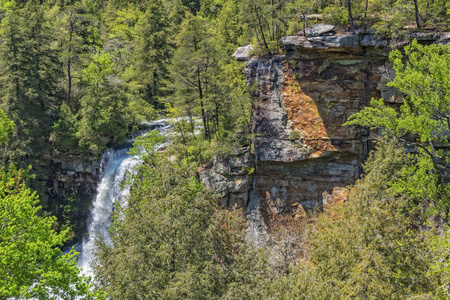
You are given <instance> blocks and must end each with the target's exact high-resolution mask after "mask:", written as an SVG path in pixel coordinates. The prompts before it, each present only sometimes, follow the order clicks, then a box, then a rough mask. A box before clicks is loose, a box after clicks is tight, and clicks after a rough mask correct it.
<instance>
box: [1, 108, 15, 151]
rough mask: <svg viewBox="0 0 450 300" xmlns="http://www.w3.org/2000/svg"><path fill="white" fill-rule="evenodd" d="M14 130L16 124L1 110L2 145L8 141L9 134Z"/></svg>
mask: <svg viewBox="0 0 450 300" xmlns="http://www.w3.org/2000/svg"><path fill="white" fill-rule="evenodd" d="M13 128H14V122H13V121H11V120H9V119H8V117H7V116H6V115H5V113H4V112H3V110H2V109H1V108H0V145H1V144H2V143H4V142H5V141H6V140H7V138H8V134H10V133H11V131H12V130H13Z"/></svg>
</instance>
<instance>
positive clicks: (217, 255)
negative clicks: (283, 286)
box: [96, 134, 264, 299]
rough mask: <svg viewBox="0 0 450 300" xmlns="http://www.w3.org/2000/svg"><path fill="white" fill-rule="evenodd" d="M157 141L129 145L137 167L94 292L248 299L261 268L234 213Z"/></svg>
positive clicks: (104, 243) (128, 296) (104, 247)
mask: <svg viewBox="0 0 450 300" xmlns="http://www.w3.org/2000/svg"><path fill="white" fill-rule="evenodd" d="M161 141H162V138H161V137H159V136H158V134H150V135H149V136H147V137H145V138H143V139H140V140H139V141H138V143H137V144H136V146H140V147H142V148H143V149H145V151H143V152H142V153H144V154H143V157H142V159H143V165H142V166H140V167H139V172H138V173H139V175H136V176H134V188H133V189H132V191H131V196H130V198H129V204H128V208H126V209H125V210H122V211H120V210H119V211H118V212H117V214H116V218H115V220H114V222H113V226H112V231H111V233H112V236H111V239H112V241H111V242H107V241H102V242H101V244H100V246H101V247H100V250H99V264H98V266H97V267H96V278H97V279H98V280H99V284H100V287H102V288H104V289H105V290H106V291H107V292H108V295H110V296H111V297H112V298H114V299H180V298H181V299H221V298H222V297H232V298H233V297H234V296H235V295H239V297H240V298H247V299H248V298H249V297H250V295H252V293H256V291H254V287H255V286H256V285H257V284H258V277H259V276H261V274H260V272H261V271H263V269H264V266H263V265H262V262H263V260H262V259H261V258H260V255H258V251H257V250H256V251H250V249H249V247H248V246H247V245H246V243H245V241H244V224H245V222H244V219H243V217H242V212H241V211H235V212H228V211H226V210H224V209H221V208H220V207H219V206H218V203H219V199H218V198H217V197H216V196H215V195H214V194H213V192H211V191H208V190H207V189H205V188H204V187H203V186H202V184H201V183H199V182H198V179H196V178H195V176H194V175H195V172H194V171H195V164H192V163H188V162H187V160H185V159H182V157H177V158H175V159H174V158H169V155H167V154H161V153H155V152H154V149H155V145H156V143H158V142H161ZM245 295H246V296H245Z"/></svg>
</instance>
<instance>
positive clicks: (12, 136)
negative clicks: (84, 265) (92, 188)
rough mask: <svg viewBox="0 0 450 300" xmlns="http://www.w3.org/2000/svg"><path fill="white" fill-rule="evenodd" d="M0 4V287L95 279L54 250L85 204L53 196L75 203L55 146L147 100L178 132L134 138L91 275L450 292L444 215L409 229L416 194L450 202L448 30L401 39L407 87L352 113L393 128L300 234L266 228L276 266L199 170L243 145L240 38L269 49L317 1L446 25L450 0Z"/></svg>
mask: <svg viewBox="0 0 450 300" xmlns="http://www.w3.org/2000/svg"><path fill="white" fill-rule="evenodd" d="M0 5H1V7H0V153H1V160H0V166H1V168H2V169H0V243H1V247H0V257H1V259H0V293H1V295H0V299H3V298H6V297H31V296H35V297H38V298H42V299H46V298H48V297H50V296H49V292H51V293H52V294H61V295H62V297H63V298H64V299H71V298H74V297H75V296H77V295H82V296H83V295H84V296H85V297H86V298H89V297H95V295H93V294H89V285H88V284H87V282H86V279H85V278H83V277H80V278H78V277H77V275H78V269H77V268H76V266H75V265H74V257H75V256H74V253H73V252H71V253H69V254H65V255H63V254H62V253H61V251H60V250H59V247H60V246H61V243H63V242H65V241H66V240H67V235H68V229H63V228H66V227H65V226H66V225H62V223H63V222H64V221H65V220H63V219H62V216H63V215H65V216H67V217H68V218H69V221H73V219H72V217H73V216H71V215H70V213H69V211H77V212H79V211H80V209H79V207H78V208H77V209H71V207H69V208H68V209H67V210H66V209H65V208H66V207H67V205H63V204H64V203H66V204H67V202H68V201H70V203H71V205H75V206H76V205H80V207H81V204H79V203H78V202H77V201H76V200H75V201H72V200H73V198H72V196H69V194H68V193H66V192H65V191H62V192H61V191H60V190H59V191H58V190H57V189H56V188H54V182H55V181H57V180H56V178H55V174H56V172H55V170H56V168H57V164H59V162H60V161H61V160H63V158H65V156H67V155H77V156H80V157H83V156H95V157H98V156H99V155H101V153H102V152H103V151H104V150H105V149H106V147H107V146H108V145H111V144H112V143H119V142H121V141H124V140H125V139H126V137H127V135H128V134H129V133H130V132H131V131H133V130H135V129H136V128H137V125H138V123H139V122H140V121H142V120H147V119H149V118H152V117H155V116H156V115H157V114H165V115H167V116H171V117H176V119H175V120H174V121H173V122H174V128H175V129H174V131H175V134H174V136H173V137H172V139H171V140H170V141H169V144H168V146H167V149H166V153H165V154H162V153H158V154H155V153H154V147H155V142H156V141H159V142H161V137H157V136H155V135H154V134H152V135H150V136H149V137H148V139H145V138H143V139H139V140H138V143H137V144H139V145H140V146H142V147H144V148H146V150H147V151H144V153H146V155H145V156H144V157H143V158H142V159H143V162H144V163H143V165H142V166H141V167H140V169H139V175H136V176H134V178H133V179H134V185H133V188H132V191H131V197H130V205H129V207H128V208H127V209H125V208H120V209H119V208H118V209H117V215H116V219H115V220H114V222H113V224H114V226H113V227H112V229H111V231H112V233H113V235H112V244H108V243H107V242H105V241H103V242H102V241H100V242H99V243H100V245H101V247H100V252H99V264H98V266H97V271H96V272H97V275H98V278H99V287H100V288H102V289H105V290H106V291H108V292H109V297H111V298H112V299H130V298H139V297H141V298H160V299H171V298H186V299H197V298H198V299H200V298H203V299H204V298H207V299H211V298H212V299H214V298H227V299H232V298H233V299H234V298H242V299H252V298H253V299H255V298H260V299H264V298H280V299H283V298H286V299H292V298H299V299H301V298H302V297H303V298H305V299H332V298H336V299H340V298H345V297H354V298H383V299H389V298H404V297H406V296H407V295H423V294H426V293H429V294H433V295H436V296H437V297H443V298H445V297H448V295H447V292H446V289H447V286H448V282H449V278H450V276H449V275H448V274H449V270H448V265H447V261H448V258H447V253H448V249H449V248H450V246H449V241H448V233H446V230H443V232H444V234H443V237H434V238H432V239H431V242H429V240H428V237H427V236H426V234H422V233H421V232H420V231H419V230H418V226H419V225H421V224H422V223H423V221H422V220H421V219H420V212H421V209H422V205H424V206H425V204H426V206H427V207H429V210H428V212H433V213H435V214H437V215H439V216H440V217H443V218H444V219H446V220H448V218H449V211H450V202H449V201H450V199H449V193H448V192H449V191H448V181H449V180H450V179H449V174H448V168H447V163H448V153H447V151H446V150H445V149H447V148H448V146H449V145H448V132H449V131H450V127H449V126H450V125H449V119H450V111H449V103H448V102H449V98H450V90H449V86H450V83H449V76H448V74H447V73H446V72H447V71H448V66H449V65H450V61H449V57H450V53H449V48H448V47H442V46H430V47H424V46H420V45H418V44H417V43H413V44H412V45H411V46H410V47H406V48H405V56H402V55H401V54H400V52H398V51H396V52H394V53H393V54H392V60H393V63H394V69H395V71H396V73H397V77H396V78H395V80H394V81H393V83H392V86H395V87H397V88H399V89H400V90H401V92H403V93H404V94H405V95H406V98H405V101H404V104H403V105H402V106H401V108H400V109H399V110H395V109H394V108H392V107H390V106H387V105H385V104H384V102H383V101H382V100H374V101H373V102H372V107H370V108H366V109H365V110H363V111H362V112H360V113H358V114H356V115H355V116H353V117H352V118H351V119H350V122H349V124H357V125H361V126H367V127H369V128H371V129H373V130H380V132H381V133H383V135H384V136H386V135H387V136H389V137H390V138H393V139H394V140H395V141H396V142H397V143H400V145H397V146H393V145H392V144H387V145H385V144H384V140H380V142H379V150H378V152H376V153H375V154H373V157H372V158H371V159H370V160H369V162H368V163H367V164H366V167H365V171H366V175H365V178H364V179H362V180H361V181H359V182H358V183H357V185H356V186H355V187H354V188H353V189H352V192H351V196H350V199H349V201H348V203H345V204H343V205H338V206H336V207H334V208H332V209H331V210H330V211H328V212H326V213H325V214H323V215H321V216H320V217H319V218H318V220H317V223H316V224H315V225H314V226H309V225H308V226H306V225H305V228H302V229H301V230H299V228H292V232H291V234H295V233H297V232H302V238H304V239H307V241H306V240H302V242H301V243H297V242H287V241H286V240H283V237H281V236H279V237H275V238H274V241H276V242H275V244H277V245H276V246H273V245H272V246H271V247H272V253H273V251H275V252H276V251H282V252H283V254H282V255H281V256H282V257H283V258H284V261H283V266H279V265H278V266H273V265H271V262H270V261H266V259H265V257H266V256H265V254H264V253H261V252H264V251H262V250H261V252H260V251H254V250H250V249H249V246H248V245H247V244H246V243H245V241H244V238H243V236H244V233H243V228H244V226H245V220H244V218H243V216H242V212H240V211H227V210H224V209H223V208H221V207H220V206H219V204H218V202H219V201H218V199H217V198H216V196H215V195H214V194H213V192H211V191H208V190H206V189H205V188H204V187H203V186H202V185H201V184H200V183H199V182H198V179H197V178H196V176H195V172H196V167H197V166H198V163H199V162H200V163H203V162H207V161H209V160H210V159H211V157H212V155H213V154H214V153H221V152H227V153H229V152H232V151H233V150H235V149H236V148H239V147H242V146H246V147H249V148H251V147H250V146H251V139H250V134H249V132H250V116H251V106H252V101H251V97H250V96H249V93H248V91H247V89H248V88H249V87H247V86H246V84H245V78H244V75H243V72H242V68H243V65H242V64H240V63H238V62H236V61H234V60H232V59H231V57H230V56H231V53H232V52H233V51H234V50H235V49H236V47H237V46H243V45H247V44H250V43H251V44H253V45H254V46H255V47H254V49H255V50H254V51H255V53H256V54H257V55H271V54H277V53H279V51H280V49H279V44H278V43H279V39H280V37H281V36H283V35H286V34H294V33H296V32H297V31H298V30H300V29H305V27H306V26H308V25H309V24H307V20H308V19H307V15H308V14H311V13H321V14H322V16H323V19H324V21H325V22H331V23H333V24H335V25H338V26H341V27H343V28H344V29H352V30H353V29H356V28H358V27H367V28H370V27H372V28H375V29H376V30H377V32H378V33H379V34H382V35H385V36H387V37H389V38H394V37H397V36H398V35H401V34H402V33H404V32H405V31H404V30H405V28H406V26H410V27H411V26H412V27H414V26H415V27H417V28H420V27H425V28H434V29H439V30H440V29H445V28H447V29H448V26H449V20H450V18H449V16H450V15H449V12H450V6H449V5H450V2H449V1H447V0H417V1H416V0H413V1H411V0H393V1H385V0H366V1H361V0H351V1H350V0H344V1H337V0H336V1H311V0H295V1H294V0H285V1H281V0H271V1H268V0H251V1H241V0H226V1H225V0H224V1H209V0H195V1H189V0H129V1H117V0H110V1H107V0H104V1H90V0H70V1H26V0H23V1H10V0H5V1H2V2H1V4H0ZM414 24H415V25H414ZM305 33H306V32H305ZM405 61H406V62H407V63H406V65H405V64H404V63H405ZM10 120H11V121H10ZM7 137H9V139H7ZM152 138H153V139H154V140H152ZM400 146H403V147H406V148H407V149H408V151H409V154H405V153H404V151H402V149H403V148H401V147H400ZM136 153H137V152H136ZM10 163H15V164H16V165H18V166H19V167H21V168H26V167H28V165H30V164H32V165H33V168H32V169H31V171H30V173H33V175H30V176H28V177H27V176H25V175H24V174H25V173H26V172H23V171H20V170H17V169H15V168H13V167H10V169H7V167H8V166H9V165H10ZM25 177H26V178H25ZM25 182H26V183H27V184H28V186H29V187H30V186H31V187H33V189H35V190H36V191H37V193H38V194H39V195H40V197H38V196H37V195H36V194H35V193H33V192H31V190H30V189H28V188H27V187H26V186H25ZM39 203H40V204H41V206H42V207H43V208H44V209H41V207H40V206H39ZM44 210H45V211H44ZM51 214H55V215H57V216H58V217H59V220H58V221H59V222H56V219H55V217H48V215H51ZM288 218H290V216H288V217H287V219H288ZM312 222H313V221H311V222H309V223H312ZM287 223H289V224H297V223H296V222H295V220H294V221H292V222H287ZM306 223H307V222H306ZM298 224H304V223H298ZM293 226H294V225H293ZM302 226H303V225H302ZM77 228H80V227H77ZM344 229H345V230H344ZM441 229H442V228H441ZM55 230H56V231H55ZM78 230H80V229H78ZM280 232H282V231H273V232H272V234H278V233H280ZM79 233H80V232H77V234H79ZM286 236H287V237H286V238H287V239H296V238H297V237H292V235H288V234H286ZM283 247H284V248H283ZM295 247H297V248H296V249H292V248H295ZM280 249H281V250H280ZM292 253H294V254H292ZM299 253H300V254H299ZM290 260H295V262H294V261H290ZM430 266H431V267H430ZM436 290H438V291H437V292H436ZM100 297H101V296H100Z"/></svg>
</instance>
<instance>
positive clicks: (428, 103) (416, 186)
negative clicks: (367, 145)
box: [346, 41, 450, 217]
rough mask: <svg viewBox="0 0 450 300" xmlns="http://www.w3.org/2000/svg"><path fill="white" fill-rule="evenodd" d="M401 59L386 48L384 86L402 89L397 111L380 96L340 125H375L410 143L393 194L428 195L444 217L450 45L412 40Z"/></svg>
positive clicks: (418, 198) (423, 197)
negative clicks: (388, 78) (389, 74)
mask: <svg viewBox="0 0 450 300" xmlns="http://www.w3.org/2000/svg"><path fill="white" fill-rule="evenodd" d="M405 56H406V59H407V60H406V64H404V62H403V56H402V54H401V53H400V51H398V50H397V51H394V52H392V53H391V56H390V57H391V60H392V61H393V63H394V70H395V72H396V77H395V79H394V81H392V82H391V83H389V86H393V87H396V88H398V89H399V90H400V91H401V92H402V93H404V94H405V96H406V97H405V99H404V103H403V105H402V106H401V108H400V111H397V110H395V109H394V108H392V107H389V106H388V105H386V104H385V103H384V101H383V100H382V99H380V100H372V102H371V107H366V108H365V109H364V110H362V111H360V112H359V113H356V114H354V115H352V116H351V117H350V118H349V121H348V122H347V123H346V125H351V124H354V125H361V126H366V127H369V128H371V129H381V130H382V131H383V133H384V134H385V135H387V136H390V137H393V138H395V139H396V140H397V141H399V142H401V143H402V144H403V145H404V146H406V147H409V148H412V149H413V150H414V153H413V154H411V160H410V163H409V164H408V166H407V167H406V168H404V172H403V176H402V177H401V178H402V179H403V181H402V180H399V181H398V183H397V186H396V187H397V192H398V193H399V194H405V193H407V194H409V195H410V196H412V197H413V199H415V201H417V202H421V201H424V200H425V201H427V200H434V201H435V204H436V205H437V210H438V211H440V212H442V213H443V214H444V217H448V212H449V209H450V200H449V195H450V194H449V190H448V187H447V185H446V184H444V181H445V180H447V179H448V178H449V174H448V172H447V170H446V164H447V163H448V160H447V151H446V150H445V149H444V147H443V146H447V145H449V141H448V132H449V130H450V123H449V122H448V120H449V118H450V102H449V99H450V76H449V74H448V72H446V68H447V67H446V66H448V65H449V64H450V48H449V47H448V46H442V45H430V46H422V45H419V44H418V43H417V42H416V41H414V42H413V43H412V44H411V45H410V46H407V47H405Z"/></svg>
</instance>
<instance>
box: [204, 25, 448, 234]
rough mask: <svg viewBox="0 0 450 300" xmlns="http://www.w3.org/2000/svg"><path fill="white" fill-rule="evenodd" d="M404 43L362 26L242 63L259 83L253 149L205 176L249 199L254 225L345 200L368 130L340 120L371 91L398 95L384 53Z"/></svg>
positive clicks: (233, 197)
mask: <svg viewBox="0 0 450 300" xmlns="http://www.w3.org/2000/svg"><path fill="white" fill-rule="evenodd" d="M411 38H413V36H411ZM414 38H417V39H418V40H419V39H420V40H421V41H423V42H425V43H432V42H433V41H434V42H441V43H445V42H446V41H447V40H448V39H449V38H448V35H446V34H443V35H442V34H441V35H428V34H426V35H417V34H416V35H415V36H414ZM407 43H408V40H406V41H400V42H396V43H395V44H392V43H391V44H390V43H388V42H387V41H385V40H381V39H379V38H377V37H376V36H374V35H370V34H362V33H359V34H358V33H356V34H344V35H335V36H317V37H303V36H288V37H283V38H282V39H281V44H282V45H283V48H284V55H275V56H272V57H270V58H259V59H251V60H249V61H248V62H247V63H246V68H245V75H246V77H247V84H248V85H249V86H255V87H256V88H255V89H251V90H253V91H254V92H253V96H254V97H255V99H257V100H258V103H257V105H255V106H254V107H253V116H252V117H253V118H252V131H253V134H254V141H253V149H252V150H251V151H250V150H249V151H250V153H249V154H245V153H240V154H238V155H237V156H235V157H227V158H226V159H222V160H216V161H215V162H214V163H213V165H212V166H211V167H210V168H209V169H208V170H204V171H203V172H202V173H201V177H202V180H203V181H204V182H205V183H207V185H208V186H209V187H211V188H212V189H214V190H216V191H219V192H220V193H221V194H222V196H223V197H224V199H225V200H224V201H226V203H227V204H228V205H230V204H231V205H234V204H237V205H241V206H243V207H247V208H248V216H249V220H250V223H253V224H257V225H255V227H254V228H256V229H255V230H254V231H255V232H257V231H258V230H259V229H261V227H263V226H262V225H261V224H259V223H257V221H255V220H256V219H257V217H254V216H255V214H257V213H260V215H262V216H267V215H268V214H270V213H286V212H293V211H295V210H296V209H297V208H303V209H311V208H314V207H323V206H327V205H328V204H329V203H333V202H339V201H345V199H346V197H347V193H348V190H347V189H345V187H346V186H348V185H351V184H353V183H354V182H355V180H356V179H357V178H358V177H359V176H360V172H361V163H362V160H363V158H364V157H365V155H367V153H368V150H369V145H368V143H367V142H366V141H367V135H368V132H365V131H363V130H362V129H360V128H359V129H358V128H356V127H343V126H342V124H343V123H345V122H346V121H347V119H348V117H349V116H350V115H352V114H354V113H355V112H358V111H359V110H361V109H362V108H364V107H365V106H367V105H369V103H370V100H371V99H372V98H380V97H383V98H384V99H385V101H386V102H389V103H391V104H392V105H396V104H397V103H402V94H401V93H399V92H398V91H397V90H396V89H395V88H391V87H388V86H387V83H388V82H389V81H391V80H392V79H393V77H394V76H395V74H394V71H393V70H392V68H391V65H390V63H389V60H388V55H389V52H390V51H391V50H392V49H393V48H395V47H401V46H402V45H405V44H407ZM249 168H250V169H251V170H252V171H251V172H247V174H246V173H245V172H242V170H244V169H245V170H249ZM233 174H234V175H233ZM252 218H253V219H252ZM258 228H259V229H258ZM263 231H264V230H260V232H263ZM263 236H264V235H263ZM263 239H264V238H263Z"/></svg>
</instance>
